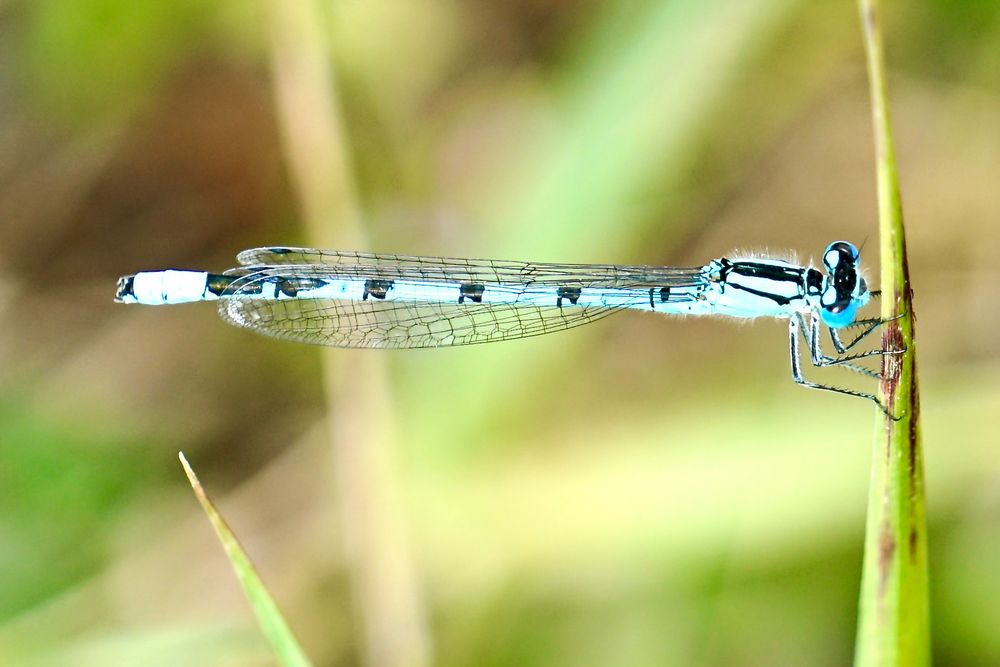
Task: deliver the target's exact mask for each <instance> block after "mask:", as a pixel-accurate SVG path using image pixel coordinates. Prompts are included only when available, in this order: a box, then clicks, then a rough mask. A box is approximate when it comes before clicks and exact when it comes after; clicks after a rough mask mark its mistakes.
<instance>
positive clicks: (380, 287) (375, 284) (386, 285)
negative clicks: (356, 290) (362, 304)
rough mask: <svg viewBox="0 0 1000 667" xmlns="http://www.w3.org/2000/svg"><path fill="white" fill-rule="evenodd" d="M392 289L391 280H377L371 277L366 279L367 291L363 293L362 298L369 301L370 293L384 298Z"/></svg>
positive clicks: (377, 297) (378, 297)
mask: <svg viewBox="0 0 1000 667" xmlns="http://www.w3.org/2000/svg"><path fill="white" fill-rule="evenodd" d="M391 289H392V281H391V280H375V279H374V278H369V279H368V280H366V281H365V291H364V293H363V294H362V295H361V300H362V301H367V300H368V296H369V295H371V296H373V297H375V298H376V299H384V298H385V296H386V294H388V293H389V290H391Z"/></svg>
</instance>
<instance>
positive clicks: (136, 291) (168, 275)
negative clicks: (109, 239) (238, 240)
mask: <svg viewBox="0 0 1000 667" xmlns="http://www.w3.org/2000/svg"><path fill="white" fill-rule="evenodd" d="M230 282H232V279H230V278H228V277H227V276H214V275H212V274H209V273H205V272H204V271H178V270H176V269H167V270H166V271H143V272H141V273H136V274H133V275H131V276H122V277H121V278H119V279H118V288H117V289H116V290H115V301H117V302H118V303H142V304H146V305H149V306H162V305H168V304H174V303H190V302H192V301H214V300H216V299H218V298H219V292H220V290H221V288H222V287H224V286H225V285H228V284H229V283H230ZM217 287H218V289H216V288H217Z"/></svg>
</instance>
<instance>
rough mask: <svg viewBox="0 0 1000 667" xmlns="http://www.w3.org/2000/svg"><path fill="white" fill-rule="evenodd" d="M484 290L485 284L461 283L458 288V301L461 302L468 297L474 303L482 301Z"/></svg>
mask: <svg viewBox="0 0 1000 667" xmlns="http://www.w3.org/2000/svg"><path fill="white" fill-rule="evenodd" d="M485 291H486V285H483V284H482V283H462V285H461V286H460V287H459V288H458V302H459V303H463V302H464V301H465V300H466V299H470V300H471V301H474V302H475V303H482V302H483V292H485Z"/></svg>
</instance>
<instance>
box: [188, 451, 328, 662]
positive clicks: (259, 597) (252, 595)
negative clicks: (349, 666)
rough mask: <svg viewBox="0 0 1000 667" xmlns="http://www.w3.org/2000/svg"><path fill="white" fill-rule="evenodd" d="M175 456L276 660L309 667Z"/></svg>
mask: <svg viewBox="0 0 1000 667" xmlns="http://www.w3.org/2000/svg"><path fill="white" fill-rule="evenodd" d="M178 458H180V460H181V465H182V466H184V472H185V473H186V474H187V477H188V481H189V482H191V488H192V489H194V495H195V496H196V497H197V498H198V502H199V503H201V506H202V509H204V510H205V514H207V515H208V520H209V521H210V522H211V523H212V527H213V528H214V529H215V533H216V535H218V536H219V541H220V542H222V546H223V548H225V550H226V555H227V556H229V562H230V563H232V565H233V569H234V570H235V571H236V577H237V578H238V579H239V580H240V585H241V586H243V591H244V593H246V596H247V599H248V600H249V601H250V606H251V607H253V611H254V614H255V615H256V616H257V622H258V623H259V624H260V629H261V630H262V631H263V633H264V636H265V637H266V638H267V640H268V642H270V644H271V647H272V648H273V649H274V654H275V657H276V658H277V659H278V662H279V663H280V664H281V665H284V666H285V667H309V666H310V665H311V664H312V663H311V662H310V661H309V658H307V657H306V654H305V652H304V651H303V650H302V647H301V646H299V643H298V640H296V639H295V635H293V634H292V630H291V628H289V627H288V624H287V623H286V622H285V619H284V617H283V616H282V615H281V611H280V610H279V609H278V605H277V604H275V602H274V598H272V597H271V594H270V593H269V592H268V591H267V588H266V587H265V586H264V582H263V581H261V579H260V576H259V575H258V574H257V570H256V569H255V568H254V566H253V563H251V562H250V557H249V556H247V554H246V552H245V551H244V550H243V547H242V546H241V545H240V543H239V540H237V539H236V535H234V534H233V532H232V530H230V529H229V526H228V525H227V524H226V522H225V520H224V519H223V518H222V515H221V514H219V512H218V510H217V509H215V505H213V504H212V501H211V500H210V499H209V497H208V494H206V493H205V489H204V488H203V487H202V486H201V482H199V481H198V477H197V475H195V473H194V470H192V468H191V465H190V464H189V463H188V461H187V459H186V458H185V457H184V453H183V452H180V453H179V454H178Z"/></svg>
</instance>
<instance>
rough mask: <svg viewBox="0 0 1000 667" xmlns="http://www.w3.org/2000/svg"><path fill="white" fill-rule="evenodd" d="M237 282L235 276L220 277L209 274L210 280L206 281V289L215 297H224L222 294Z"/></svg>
mask: <svg viewBox="0 0 1000 667" xmlns="http://www.w3.org/2000/svg"><path fill="white" fill-rule="evenodd" d="M235 280H236V278H235V277H234V276H220V275H218V274H215V273H210V274H208V279H207V280H206V281H205V289H206V290H207V291H208V292H211V293H212V294H214V295H215V296H222V293H223V292H225V291H226V289H228V288H229V286H230V285H232V284H233V282H234V281H235Z"/></svg>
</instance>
